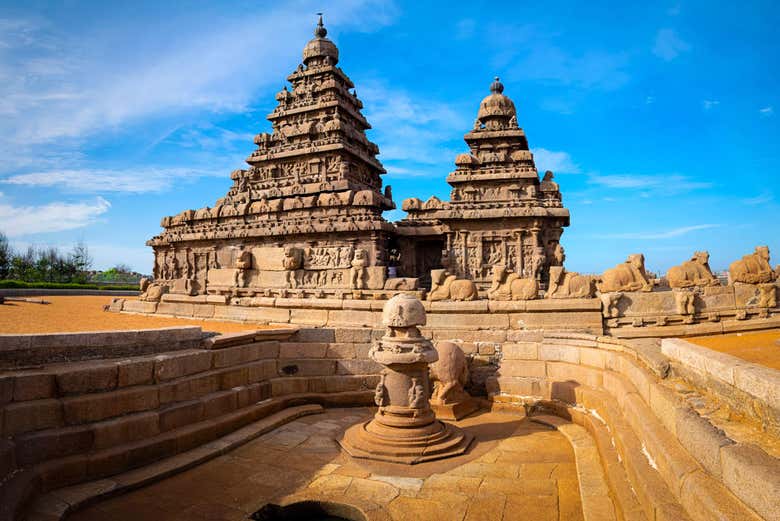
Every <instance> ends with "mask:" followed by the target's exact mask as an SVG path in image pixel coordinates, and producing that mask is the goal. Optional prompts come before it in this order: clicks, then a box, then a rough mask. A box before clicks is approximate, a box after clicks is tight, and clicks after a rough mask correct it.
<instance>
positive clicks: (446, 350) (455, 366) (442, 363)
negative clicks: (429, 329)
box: [430, 342, 478, 420]
mask: <svg viewBox="0 0 780 521" xmlns="http://www.w3.org/2000/svg"><path fill="white" fill-rule="evenodd" d="M436 351H437V352H438V353H439V359H438V360H437V361H436V362H434V363H433V364H431V366H430V368H431V382H433V391H432V393H431V408H432V409H433V411H434V412H435V413H436V417H437V418H440V419H445V420H459V419H461V418H463V417H464V416H467V415H469V414H471V413H472V412H474V411H475V410H477V408H478V406H477V404H476V401H475V400H474V399H473V398H472V397H471V396H470V395H469V394H468V393H467V392H466V391H465V389H464V386H465V385H466V384H468V381H469V366H468V360H467V359H466V355H465V354H464V353H463V350H462V349H461V348H460V347H459V346H458V345H457V344H455V343H453V342H439V343H438V344H436Z"/></svg>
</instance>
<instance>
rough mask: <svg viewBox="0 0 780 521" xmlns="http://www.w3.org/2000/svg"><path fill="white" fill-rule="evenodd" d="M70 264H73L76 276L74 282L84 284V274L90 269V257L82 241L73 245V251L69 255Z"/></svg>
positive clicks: (85, 279) (85, 277) (85, 276)
mask: <svg viewBox="0 0 780 521" xmlns="http://www.w3.org/2000/svg"><path fill="white" fill-rule="evenodd" d="M70 262H71V264H73V268H74V270H75V274H76V276H75V277H74V282H80V283H84V282H86V281H87V275H86V272H87V271H88V270H89V268H91V267H92V256H91V255H90V254H89V249H88V248H87V245H86V244H85V243H84V241H79V242H77V243H76V244H74V245H73V251H71V253H70Z"/></svg>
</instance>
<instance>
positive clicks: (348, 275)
mask: <svg viewBox="0 0 780 521" xmlns="http://www.w3.org/2000/svg"><path fill="white" fill-rule="evenodd" d="M314 34H315V38H314V39H312V40H311V41H310V42H309V43H307V44H306V46H305V47H304V49H303V63H302V64H301V65H299V66H298V68H297V69H296V70H295V71H293V72H292V74H290V75H289V76H288V77H287V80H288V81H289V82H290V84H291V85H290V88H289V89H288V87H286V86H285V87H284V88H283V89H282V90H281V91H279V92H278V93H277V95H276V100H277V102H278V105H277V107H276V108H275V109H274V111H273V112H272V113H271V114H269V115H268V120H269V121H270V122H271V132H263V133H260V134H258V135H257V136H256V137H255V144H256V145H257V150H255V151H254V152H253V153H252V154H251V155H250V156H249V157H248V158H247V160H246V162H247V164H248V165H249V168H247V169H244V170H236V171H234V172H233V173H232V174H231V179H232V180H233V186H232V187H231V188H230V190H229V191H228V193H227V194H226V195H225V197H223V198H221V199H218V200H217V201H216V202H215V204H214V206H213V207H205V208H200V209H197V210H186V211H183V212H181V213H179V214H177V215H174V216H172V217H165V218H163V220H162V226H163V228H164V232H163V233H162V234H161V235H159V236H157V237H154V238H153V239H152V240H150V241H149V242H148V244H149V245H150V246H152V248H153V249H154V253H155V265H154V278H155V280H157V281H166V282H167V285H168V291H169V292H171V293H184V294H189V295H198V294H207V293H208V294H221V293H230V294H232V295H235V296H244V295H254V294H258V293H262V294H263V295H277V294H280V293H283V294H284V293H287V292H288V290H294V291H295V292H296V293H298V294H301V295H309V294H313V295H320V296H334V295H335V296H339V297H340V296H342V295H343V294H344V293H345V292H346V291H349V290H365V291H368V292H371V291H377V290H384V289H391V290H395V289H406V290H411V289H417V288H418V287H419V283H420V281H422V282H424V283H425V284H428V283H429V282H430V277H431V270H441V269H443V270H446V271H447V272H448V273H449V274H451V275H454V276H457V277H459V278H464V279H469V280H473V281H474V282H475V283H476V284H477V285H478V286H479V287H480V288H481V289H486V288H487V287H488V286H489V285H490V282H491V276H492V272H493V267H494V266H496V265H502V266H504V267H505V268H506V269H507V270H510V271H513V272H514V273H516V274H518V276H520V277H523V278H528V279H535V280H536V279H538V280H540V281H542V282H545V281H546V277H547V276H546V273H547V268H548V267H549V266H551V265H554V264H555V263H556V260H555V259H556V257H555V250H556V247H557V245H558V242H559V239H560V236H561V233H562V232H563V227H564V226H568V224H569V213H568V211H567V210H566V209H565V208H564V207H563V205H562V203H561V194H560V191H559V190H558V185H557V184H556V183H555V182H553V181H552V173H551V172H547V173H546V174H545V176H544V178H543V179H542V180H541V181H540V179H539V174H538V172H537V171H536V166H535V164H534V160H533V154H532V153H531V151H530V150H529V149H528V141H527V140H526V137H525V133H524V132H523V130H522V129H521V128H519V127H518V124H517V114H516V110H515V105H514V103H513V102H512V100H510V99H509V98H508V97H506V96H505V95H504V94H503V90H504V86H503V85H502V84H501V82H500V81H499V80H498V78H496V80H495V81H494V82H493V84H492V85H491V86H490V94H489V95H488V96H487V97H486V98H485V99H484V100H482V102H481V103H480V105H479V111H478V114H477V119H476V121H475V123H474V128H473V129H472V130H471V131H470V132H469V133H467V134H466V136H465V140H466V143H467V144H468V147H469V152H468V153H464V154H460V155H458V157H457V158H455V165H456V169H455V171H454V172H453V173H452V174H450V175H449V176H448V177H447V181H448V182H449V183H450V184H451V185H452V187H453V188H452V194H451V200H450V201H441V200H439V199H438V198H436V197H431V198H429V199H427V200H426V201H422V200H420V199H417V198H412V199H408V200H406V201H404V202H403V209H404V210H405V211H407V212H408V217H407V218H406V219H404V220H402V221H400V222H398V223H390V222H388V221H386V220H384V219H383V218H382V212H383V211H385V210H390V209H393V208H395V203H394V202H393V200H392V192H391V188H390V186H385V187H384V190H383V189H382V178H381V176H382V175H383V174H384V173H385V170H384V168H383V167H382V165H381V163H380V162H379V160H378V159H377V157H376V156H377V154H378V153H379V149H378V147H377V146H376V145H375V144H374V143H372V142H371V141H369V140H368V138H367V137H366V134H365V131H366V130H368V129H370V128H371V126H370V124H369V123H368V121H366V119H365V118H364V117H363V115H362V114H361V109H362V107H363V104H362V103H361V101H360V100H359V99H358V97H357V93H356V91H355V90H354V85H353V83H352V81H350V79H349V77H347V75H346V74H345V73H344V72H343V71H342V70H341V69H340V68H339V67H338V66H337V64H338V61H339V51H338V49H337V48H336V46H335V44H334V43H333V42H332V41H330V40H329V39H328V38H327V30H326V29H325V27H324V26H323V24H322V21H321V20H320V23H319V24H318V25H317V28H316V29H315V32H314ZM388 268H392V269H391V270H388ZM390 271H392V273H393V276H389V275H388V273H389V272H390ZM307 290H308V291H307ZM312 290H313V291H312Z"/></svg>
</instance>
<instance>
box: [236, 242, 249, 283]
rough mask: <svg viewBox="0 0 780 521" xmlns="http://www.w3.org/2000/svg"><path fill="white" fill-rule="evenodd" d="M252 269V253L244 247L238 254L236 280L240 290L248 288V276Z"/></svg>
mask: <svg viewBox="0 0 780 521" xmlns="http://www.w3.org/2000/svg"><path fill="white" fill-rule="evenodd" d="M251 268H252V253H251V252H250V251H249V250H245V249H243V247H242V248H241V249H240V250H239V251H238V253H237V254H236V280H235V285H236V286H237V287H239V288H245V287H246V283H247V280H246V275H247V272H248V271H249V270H250V269H251Z"/></svg>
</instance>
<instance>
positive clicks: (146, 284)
mask: <svg viewBox="0 0 780 521" xmlns="http://www.w3.org/2000/svg"><path fill="white" fill-rule="evenodd" d="M138 289H139V290H140V291H141V294H140V295H139V296H138V300H143V301H146V302H159V301H160V299H161V298H162V296H163V295H164V294H166V293H168V286H166V285H164V284H160V283H157V282H152V281H151V280H149V279H148V278H146V277H142V278H141V280H140V281H139V283H138Z"/></svg>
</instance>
